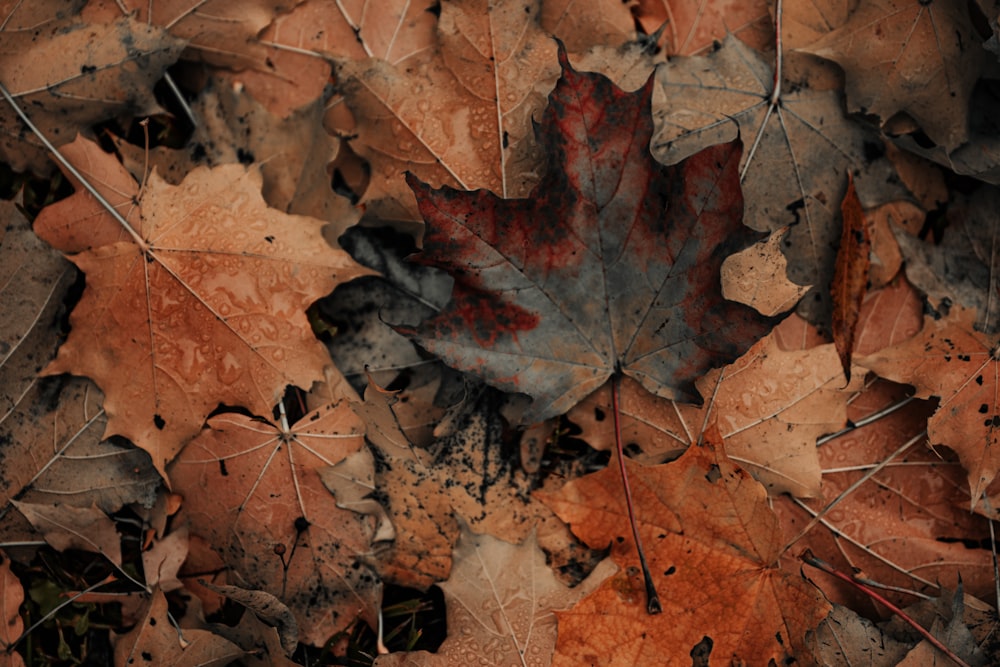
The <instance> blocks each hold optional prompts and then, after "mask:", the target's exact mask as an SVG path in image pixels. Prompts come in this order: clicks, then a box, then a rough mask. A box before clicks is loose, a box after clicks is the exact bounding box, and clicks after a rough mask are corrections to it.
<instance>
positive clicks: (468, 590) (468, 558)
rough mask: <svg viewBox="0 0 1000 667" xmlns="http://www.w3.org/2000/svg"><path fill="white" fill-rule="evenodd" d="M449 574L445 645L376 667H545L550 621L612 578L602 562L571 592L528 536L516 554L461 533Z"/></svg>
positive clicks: (551, 641) (552, 632)
mask: <svg viewBox="0 0 1000 667" xmlns="http://www.w3.org/2000/svg"><path fill="white" fill-rule="evenodd" d="M454 558H455V567H454V568H453V569H452V571H451V576H450V577H449V578H448V581H445V582H443V583H442V584H441V588H442V590H444V595H445V603H446V604H447V607H448V638H447V639H445V641H444V643H443V644H441V646H440V647H439V648H438V650H437V653H436V654H433V653H427V652H424V651H419V652H414V653H395V654H392V655H389V656H380V657H379V658H377V659H376V660H375V667H418V666H427V667H431V666H437V667H452V666H453V667H465V666H466V665H473V664H491V665H493V664H531V665H547V664H549V661H550V660H551V656H552V651H553V649H554V648H555V644H556V616H555V614H554V613H553V612H558V611H560V610H564V609H569V608H570V607H572V606H573V605H574V604H575V603H576V602H577V601H578V600H579V599H581V598H582V597H583V596H584V595H586V594H587V593H589V592H590V591H592V590H594V589H595V588H596V587H597V586H598V585H600V583H601V582H602V581H604V580H605V579H606V578H607V577H608V576H610V574H611V573H612V572H613V571H614V566H613V565H612V564H611V563H610V561H607V560H605V561H603V562H602V564H601V565H600V566H599V567H598V569H597V570H595V571H594V572H593V573H591V575H590V576H589V577H587V579H586V580H585V581H584V582H583V583H581V584H580V585H579V586H577V587H576V588H572V589H571V588H567V587H566V586H565V585H563V584H562V583H560V582H559V580H558V579H556V578H555V576H554V575H553V574H552V570H551V569H550V568H549V566H548V565H546V564H545V554H544V553H543V552H542V551H541V549H539V548H538V543H537V542H536V540H535V536H534V534H532V535H531V536H529V537H528V539H527V540H525V541H524V543H523V544H521V545H520V546H515V545H513V544H509V543H507V542H502V541H500V540H498V539H496V538H493V537H490V536H488V535H475V534H473V533H472V532H470V531H469V530H468V528H463V530H462V535H461V537H460V538H459V540H458V545H457V546H456V547H455V554H454Z"/></svg>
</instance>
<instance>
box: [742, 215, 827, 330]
mask: <svg viewBox="0 0 1000 667" xmlns="http://www.w3.org/2000/svg"><path fill="white" fill-rule="evenodd" d="M787 232H788V228H783V229H779V230H777V231H774V232H772V233H771V235H770V236H768V238H767V239H765V240H763V241H759V242H757V243H755V244H754V245H752V246H750V247H749V248H747V249H746V250H742V251H740V252H737V253H734V254H732V255H730V256H729V257H727V258H726V260H725V261H724V262H723V263H722V295H723V296H724V297H726V298H727V299H729V300H730V301H738V302H739V303H745V304H746V305H748V306H750V307H751V308H753V309H754V310H756V311H757V312H759V313H760V314H761V315H768V316H773V315H777V314H779V313H783V312H785V311H786V310H789V309H790V308H794V307H795V304H797V303H798V301H799V299H801V298H802V295H804V294H805V293H806V292H808V291H809V288H810V287H811V285H796V284H795V283H793V282H792V281H790V280H789V279H788V274H787V273H786V267H787V266H788V260H786V259H785V256H784V254H782V252H781V243H782V240H783V239H784V237H785V234H786V233H787Z"/></svg>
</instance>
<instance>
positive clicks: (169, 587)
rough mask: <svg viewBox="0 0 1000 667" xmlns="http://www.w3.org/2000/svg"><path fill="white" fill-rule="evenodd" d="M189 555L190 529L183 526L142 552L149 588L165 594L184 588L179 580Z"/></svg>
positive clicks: (143, 567)
mask: <svg viewBox="0 0 1000 667" xmlns="http://www.w3.org/2000/svg"><path fill="white" fill-rule="evenodd" d="M187 555H188V527H187V526H186V525H185V526H181V527H180V528H177V529H175V530H173V531H171V532H170V533H168V534H167V535H165V536H164V537H163V538H161V539H157V540H155V541H154V542H153V546H152V547H150V548H149V549H146V550H144V551H143V552H142V571H143V573H144V574H145V575H146V585H147V586H148V587H149V588H159V589H160V590H162V591H163V592H164V593H169V592H170V591H173V590H177V589H178V588H181V587H183V586H184V584H183V583H182V582H181V580H180V579H179V578H178V572H180V569H181V565H183V564H184V560H185V559H186V558H187Z"/></svg>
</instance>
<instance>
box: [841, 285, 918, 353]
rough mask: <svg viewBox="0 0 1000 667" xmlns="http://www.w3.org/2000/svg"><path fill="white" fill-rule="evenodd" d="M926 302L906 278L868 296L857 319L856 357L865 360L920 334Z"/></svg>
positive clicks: (869, 293)
mask: <svg viewBox="0 0 1000 667" xmlns="http://www.w3.org/2000/svg"><path fill="white" fill-rule="evenodd" d="M923 324H924V303H923V299H922V298H921V297H920V296H919V295H918V294H917V291H916V290H915V289H913V286H912V285H910V283H909V282H907V280H906V278H905V277H903V276H897V277H896V279H895V280H893V281H892V282H891V283H889V284H888V285H886V286H885V287H883V288H882V289H878V290H873V291H871V292H868V294H866V295H865V300H864V303H863V304H862V305H861V312H860V314H859V316H858V326H857V329H856V336H855V343H854V354H855V356H856V357H863V356H866V355H869V354H874V353H875V352H878V351H879V350H881V349H882V348H886V347H889V346H891V345H896V344H898V343H902V342H903V341H905V340H907V339H909V338H912V337H913V336H916V335H917V334H918V333H920V328H921V327H922V326H923Z"/></svg>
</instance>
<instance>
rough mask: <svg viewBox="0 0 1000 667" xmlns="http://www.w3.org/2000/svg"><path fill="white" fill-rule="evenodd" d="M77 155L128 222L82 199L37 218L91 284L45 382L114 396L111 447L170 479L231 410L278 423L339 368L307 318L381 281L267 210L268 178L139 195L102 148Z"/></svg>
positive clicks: (218, 177)
mask: <svg viewBox="0 0 1000 667" xmlns="http://www.w3.org/2000/svg"><path fill="white" fill-rule="evenodd" d="M75 150H79V153H76V152H75ZM75 150H71V151H70V153H71V155H73V156H75V161H76V163H77V165H78V166H79V168H81V169H83V171H84V173H89V175H90V177H91V178H92V180H94V181H95V182H98V183H101V184H102V187H104V189H105V191H106V192H108V197H107V198H108V199H109V201H110V203H111V205H112V206H115V207H118V206H120V207H122V208H123V209H124V210H125V211H126V212H127V214H128V217H127V219H125V218H123V219H122V222H116V221H115V220H114V219H113V218H112V216H111V215H110V214H108V212H107V211H105V210H103V208H102V207H101V206H99V205H98V204H97V203H96V202H95V201H94V199H93V198H92V197H91V195H90V194H88V193H84V192H77V193H76V194H75V195H73V196H72V197H70V198H69V199H66V200H64V201H63V202H61V205H59V206H56V207H49V208H47V209H45V210H44V211H43V212H42V213H41V214H40V215H39V217H38V219H37V220H36V225H35V231H36V232H37V233H38V234H39V236H41V237H42V238H44V239H45V240H46V241H48V242H49V243H50V244H52V245H53V246H55V247H56V248H58V249H60V250H63V251H64V252H70V253H77V254H74V255H71V256H70V259H71V260H72V261H73V262H74V263H75V264H76V265H77V266H79V267H80V268H81V269H82V270H83V271H84V273H86V274H87V288H86V290H85V291H84V294H83V298H82V299H81V301H80V303H79V304H78V305H77V307H76V309H75V310H74V312H73V315H72V316H71V318H70V321H71V324H72V327H73V330H72V331H71V333H70V336H69V339H68V340H67V341H66V342H65V343H64V344H63V345H62V347H61V348H60V349H59V354H58V356H57V357H56V359H55V361H54V362H52V364H50V365H49V366H48V367H47V368H46V370H45V373H47V374H56V373H74V374H77V375H87V376H89V377H90V378H92V379H93V380H94V381H95V382H96V383H97V384H98V386H100V387H101V388H102V390H103V391H104V393H105V395H106V398H105V404H104V407H105V410H106V411H107V414H108V426H107V431H106V432H105V436H106V437H107V436H110V435H123V436H125V437H127V438H128V439H129V440H131V441H132V442H133V443H135V444H136V445H137V446H139V447H141V448H143V449H145V450H146V451H148V452H149V453H150V455H151V456H152V458H153V464H154V465H155V466H156V469H157V470H158V471H160V472H161V473H163V470H164V467H165V465H166V463H167V462H168V461H170V460H171V459H172V458H173V457H174V456H175V455H176V453H177V452H178V451H179V450H180V448H181V447H182V446H183V445H184V443H185V442H186V441H187V440H188V439H190V438H191V437H192V436H193V435H195V434H196V433H197V432H198V430H199V429H200V428H201V425H202V423H203V422H204V419H205V417H206V416H207V415H208V414H209V413H210V412H211V411H212V410H214V409H215V408H216V406H217V405H218V404H219V403H220V402H221V403H225V404H229V405H243V406H246V407H247V408H249V409H250V410H252V411H253V412H255V413H257V414H269V413H270V411H271V409H272V407H273V406H274V404H275V403H276V402H277V399H278V397H279V396H280V395H281V392H282V391H284V389H285V387H286V386H287V385H289V384H294V385H297V386H302V387H308V386H309V385H311V384H312V382H313V381H314V380H317V379H321V378H322V368H323V366H324V365H325V364H327V363H328V359H329V357H328V356H327V353H326V350H325V349H324V348H323V346H322V345H321V344H320V343H319V342H318V341H317V340H316V339H315V337H314V336H313V334H312V330H311V328H310V326H309V323H308V320H307V319H306V317H305V312H304V311H305V309H306V308H307V307H308V306H309V304H311V303H312V302H313V301H315V300H316V299H318V298H319V297H321V296H323V295H325V294H327V293H329V292H330V291H331V290H332V289H333V286H334V285H335V284H336V282H338V281H340V280H345V279H351V278H354V277H357V276H360V275H364V274H366V273H370V272H369V271H367V270H366V269H364V268H363V267H361V266H359V265H357V264H355V263H354V262H353V261H352V260H351V259H350V258H349V257H348V256H347V255H346V253H344V252H343V251H338V250H334V249H332V248H330V247H329V245H328V244H327V243H326V241H325V240H324V239H323V237H322V234H321V231H320V230H321V228H322V226H323V223H322V222H321V221H319V220H315V219H312V218H306V217H302V216H287V215H285V214H283V213H280V212H278V211H275V210H273V209H268V208H266V206H265V205H264V202H263V200H262V198H261V195H260V175H259V173H258V172H257V171H253V170H251V171H247V170H245V169H244V168H243V167H242V166H238V165H223V166H220V167H217V168H216V169H213V170H208V169H205V168H201V169H197V170H195V171H193V172H192V173H191V174H189V175H188V176H187V178H185V180H184V181H183V183H182V184H181V185H180V186H177V187H174V186H171V185H169V184H167V183H165V182H164V181H163V180H162V179H160V178H159V177H158V176H157V175H156V173H155V172H154V173H152V174H150V178H149V180H148V182H147V183H146V184H145V187H144V188H142V190H141V191H140V188H139V184H137V183H136V182H135V181H133V180H132V179H131V177H130V176H128V172H126V171H125V170H124V168H123V167H121V165H120V164H118V163H117V161H116V160H115V159H114V158H113V157H112V156H110V155H107V154H104V153H102V152H101V151H100V149H99V148H97V146H96V145H95V144H92V143H90V142H87V141H86V140H82V139H80V140H78V144H77V149H75ZM106 173H110V174H112V175H113V176H112V177H111V178H108V179H105V178H104V175H105V174H106ZM122 223H124V224H122ZM91 243H93V244H94V245H93V247H92V246H91Z"/></svg>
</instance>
